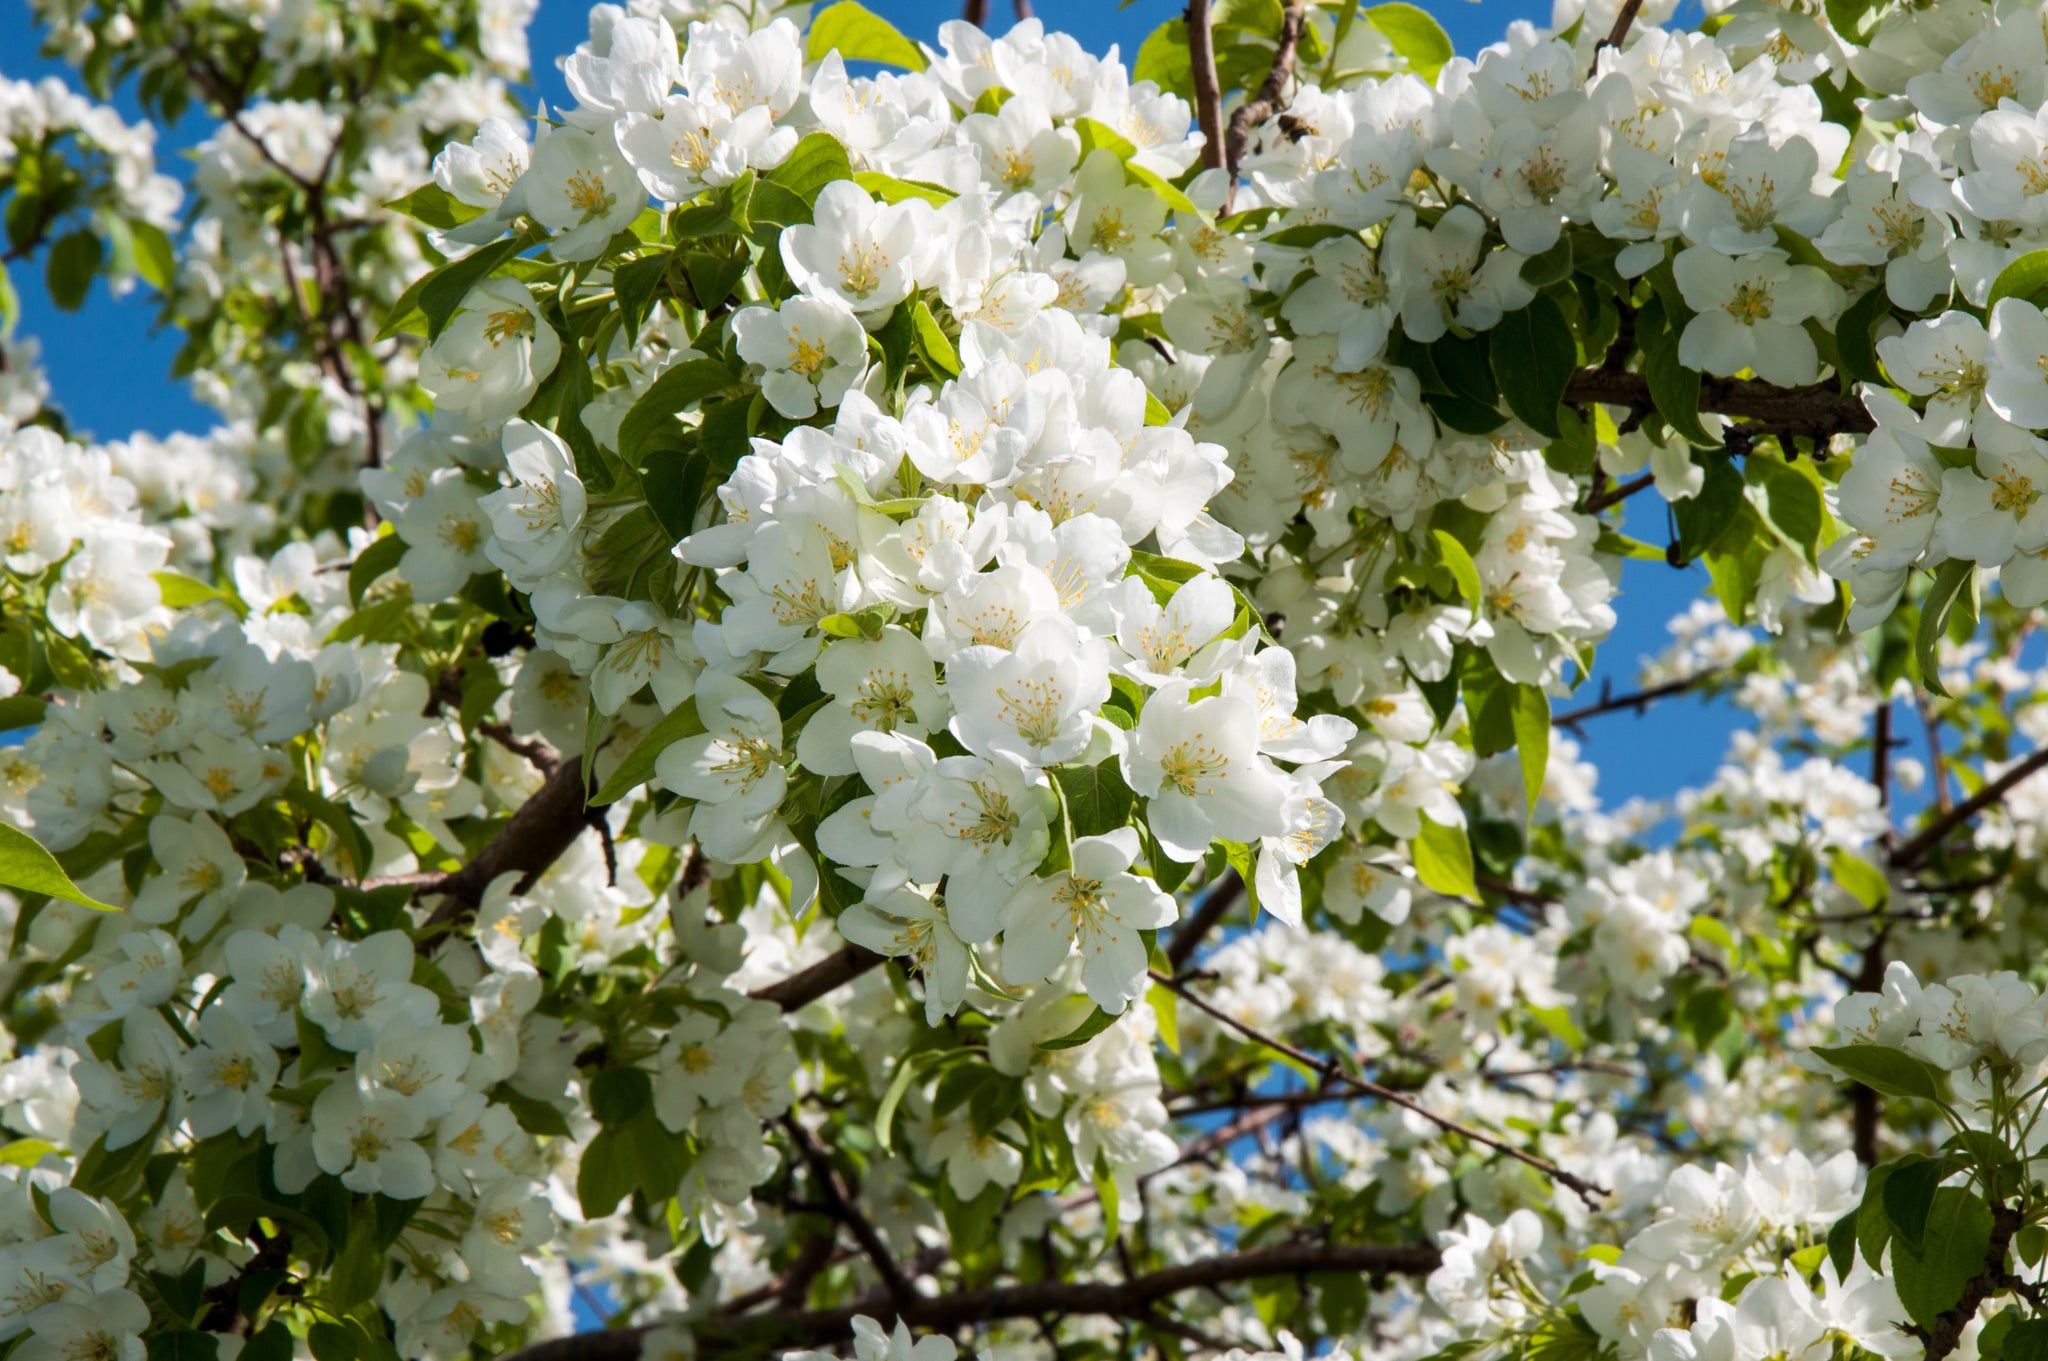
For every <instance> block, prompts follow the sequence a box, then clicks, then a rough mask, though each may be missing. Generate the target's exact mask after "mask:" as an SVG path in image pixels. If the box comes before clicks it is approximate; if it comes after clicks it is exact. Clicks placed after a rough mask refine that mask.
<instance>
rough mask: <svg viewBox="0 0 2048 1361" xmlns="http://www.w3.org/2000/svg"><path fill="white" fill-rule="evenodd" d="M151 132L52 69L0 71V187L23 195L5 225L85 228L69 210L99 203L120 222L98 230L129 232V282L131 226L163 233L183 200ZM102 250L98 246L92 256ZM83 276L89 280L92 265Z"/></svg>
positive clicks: (21, 232)
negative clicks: (12, 75) (161, 165)
mask: <svg viewBox="0 0 2048 1361" xmlns="http://www.w3.org/2000/svg"><path fill="white" fill-rule="evenodd" d="M156 135H157V129H156V126H155V125H154V124H153V123H150V122H147V121H142V122H137V123H130V122H128V121H127V120H125V119H123V118H122V117H121V115H120V114H119V113H118V112H116V111H115V110H114V109H112V108H109V107H107V106H106V105H104V104H95V103H93V102H92V101H91V100H89V99H86V98H85V97H83V96H82V95H79V94H78V93H76V92H75V91H73V90H72V89H70V88H69V87H68V86H66V85H65V84H64V82H63V81H61V80H59V79H57V78H56V77H54V76H50V77H45V78H44V79H42V80H39V81H28V80H9V79H7V78H5V77H4V76H0V193H4V192H7V191H12V193H13V196H14V200H13V201H20V200H21V199H22V198H23V196H27V197H26V202H25V203H24V205H23V207H22V208H20V209H16V210H15V212H16V213H17V214H18V215H19V217H20V219H21V220H20V222H19V223H18V224H17V223H13V222H11V223H10V231H11V232H13V233H18V235H14V236H13V237H12V238H11V239H12V240H14V241H19V240H22V239H26V238H27V237H28V236H29V235H30V234H31V233H32V232H35V231H38V230H48V224H49V223H50V222H52V221H55V220H60V219H61V220H63V221H64V223H65V225H66V226H67V228H70V229H72V230H81V231H90V230H91V228H89V227H83V228H82V227H78V226H77V224H76V220H75V219H74V218H73V217H72V216H71V215H72V214H73V213H75V212H79V210H85V212H91V211H94V210H97V211H98V212H100V213H103V214H106V215H107V216H109V217H112V218H114V219H118V220H119V222H120V223H121V226H119V227H117V228H103V230H108V231H110V232H111V231H120V232H122V233H124V234H125V235H127V236H128V237H129V238H130V244H129V246H128V254H129V257H130V258H129V260H128V262H127V267H126V269H127V278H126V279H125V280H124V281H123V282H124V285H125V284H126V283H132V281H133V274H134V271H135V261H134V258H133V257H134V249H135V248H134V245H133V243H132V233H133V232H134V231H135V230H137V227H138V224H139V227H140V229H141V230H143V231H147V232H153V233H155V236H156V239H157V240H162V239H163V234H164V233H165V232H166V231H169V230H172V229H174V228H175V227H176V225H177V220H178V209H179V207H180V206H181V204H182V202H183V199H184V190H183V189H182V188H181V187H180V185H179V183H178V181H177V180H175V179H173V178H172V177H171V176H169V175H166V174H164V173H162V172H161V171H159V170H158V169H157V167H156ZM31 222H33V223H35V224H37V225H36V226H30V225H29V224H30V223H31ZM102 249H104V248H103V247H96V248H95V250H94V259H95V260H97V259H98V256H99V252H100V250H102ZM84 277H85V278H86V279H89V278H90V277H91V275H90V272H89V271H88V272H87V274H86V275H85V276H84ZM82 291H83V290H82V288H81V292H82ZM4 295H5V289H4V288H0V296H4ZM14 311H15V306H14V300H13V299H12V298H8V299H7V301H6V302H5V303H4V304H0V320H4V321H6V322H7V323H8V324H7V326H5V327H0V329H11V325H12V317H13V314H14ZM5 367H7V368H12V365H11V364H10V365H7V366H5Z"/></svg>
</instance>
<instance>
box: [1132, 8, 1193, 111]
mask: <svg viewBox="0 0 2048 1361" xmlns="http://www.w3.org/2000/svg"><path fill="white" fill-rule="evenodd" d="M1131 79H1132V80H1149V81H1151V82H1153V83H1154V84H1155V85H1157V86H1158V87H1159V88H1160V89H1162V90H1165V91H1166V92H1168V93H1169V94H1176V95H1179V96H1180V97H1181V98H1182V99H1185V100H1187V101H1188V102H1190V103H1193V102H1194V94H1195V73H1194V62H1193V60H1192V58H1190V57H1189V55H1188V26H1187V22H1186V21H1185V20H1183V19H1180V18H1173V19H1168V20H1167V21H1166V22H1165V23H1163V24H1161V25H1159V27H1157V28H1155V29H1153V30H1152V32H1151V33H1149V34H1147V35H1146V37H1145V41H1144V42H1142V43H1140V44H1139V45H1138V59H1137V61H1136V62H1135V63H1133V65H1132V66H1131Z"/></svg>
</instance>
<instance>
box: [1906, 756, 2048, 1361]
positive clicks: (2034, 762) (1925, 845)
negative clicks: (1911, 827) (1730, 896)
mask: <svg viewBox="0 0 2048 1361" xmlns="http://www.w3.org/2000/svg"><path fill="white" fill-rule="evenodd" d="M2043 766H2048V747H2043V748H2042V749H2041V750H2039V751H2037V752H2035V753H2034V754H2033V755H2031V756H2029V757H2027V758H2026V759H2025V760H2024V761H2021V762H2020V763H2019V764H2018V765H2016V766H2014V767H2013V768H2012V769H2011V770H2008V771H2006V772H2005V774H2003V775H2001V776H1999V777H1998V778H1997V779H1995V780H1993V781H1992V782H1991V783H1990V784H1987V785H1985V786H1984V787H1983V788H1982V789H1980V790H1978V791H1977V792H1976V793H1975V794H1972V795H1971V796H1970V797H1969V798H1967V799H1964V800H1963V801H1962V802H1961V803H1959V804H1957V805H1956V806H1955V807H1953V808H1951V809H1949V810H1948V811H1947V812H1946V813H1943V814H1942V815H1941V816H1939V817H1937V818H1936V819H1935V820H1934V821H1933V822H1931V823H1929V824H1928V825H1927V827H1926V828H1924V829H1923V830H1922V831H1921V832H1920V834H1919V835H1917V836H1915V837H1914V838H1913V839H1912V840H1910V841H1908V842H1906V843H1905V844H1904V845H1902V846H1900V847H1899V848H1898V849H1897V850H1896V851H1893V852H1892V868H1894V869H1902V870H1909V869H1917V868H1918V867H1919V865H1920V862H1921V861H1923V860H1925V859H1926V858H1927V856H1928V854H1929V852H1931V851H1933V850H1934V848H1935V847H1937V846H1939V845H1940V844H1941V843H1942V842H1943V841H1945V840H1947V839H1948V834H1949V833H1950V832H1953V831H1954V830H1955V829H1956V828H1957V827H1960V826H1961V825H1962V824H1963V823H1965V822H1968V821H1969V820H1970V819H1971V818H1973V817H1975V816H1977V814H1979V813H1981V812H1983V811H1984V810H1985V809H1986V808H1989V807H1991V806H1992V805H1993V804H1995V803H1997V802H1998V801H1999V800H2000V799H2003V798H2004V797H2005V796H2006V795H2007V794H2008V793H2010V792H2011V791H2012V789H2013V787H2014V786H2015V785H2017V784H2019V783H2020V781H2022V780H2024V779H2026V778H2027V777H2028V776H2030V775H2032V774H2034V773H2035V772H2036V771H2038V770H2040V769H2041V768H2042V767H2043ZM1930 1354H1931V1353H1930Z"/></svg>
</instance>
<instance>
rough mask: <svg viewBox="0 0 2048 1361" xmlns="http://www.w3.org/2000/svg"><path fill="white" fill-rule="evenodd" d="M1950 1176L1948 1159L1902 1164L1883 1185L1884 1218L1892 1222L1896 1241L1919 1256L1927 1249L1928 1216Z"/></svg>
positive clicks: (1903, 1162) (1925, 1159) (1893, 1170)
mask: <svg viewBox="0 0 2048 1361" xmlns="http://www.w3.org/2000/svg"><path fill="white" fill-rule="evenodd" d="M1948 1174H1949V1166H1948V1160H1947V1159H1946V1158H1922V1159H1919V1160H1917V1161H1913V1162H1905V1161H1901V1162H1900V1163H1899V1164H1898V1165H1897V1166H1895V1167H1893V1168H1892V1174H1891V1176H1890V1177H1889V1178H1887V1179H1886V1181H1885V1184H1884V1217H1885V1218H1886V1219H1889V1220H1890V1221H1891V1222H1892V1232H1893V1233H1894V1234H1895V1235H1896V1236H1897V1241H1899V1242H1901V1243H1904V1244H1905V1245H1906V1246H1908V1247H1910V1248H1912V1249H1913V1251H1915V1252H1919V1251H1920V1250H1921V1249H1923V1248H1924V1247H1925V1246H1926V1241H1927V1215H1928V1212H1929V1211H1931V1210H1932V1209H1933V1208H1934V1193H1935V1191H1936V1190H1938V1189H1939V1188H1940V1186H1941V1183H1942V1182H1943V1181H1944V1180H1946V1179H1947V1177H1948Z"/></svg>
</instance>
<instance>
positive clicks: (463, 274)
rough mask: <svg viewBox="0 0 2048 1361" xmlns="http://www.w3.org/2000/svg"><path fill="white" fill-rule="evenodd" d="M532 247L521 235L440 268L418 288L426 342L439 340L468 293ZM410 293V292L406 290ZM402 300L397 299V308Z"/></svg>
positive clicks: (394, 310)
mask: <svg viewBox="0 0 2048 1361" xmlns="http://www.w3.org/2000/svg"><path fill="white" fill-rule="evenodd" d="M532 244H533V238H532V237H531V236H529V235H526V234H524V233H522V234H520V235H518V236H515V237H512V238H511V239H510V240H507V241H497V242H493V243H492V244H491V245H488V246H479V247H478V248H477V249H475V250H473V251H471V252H470V253H469V254H468V255H465V256H463V257H462V258H461V259H460V260H455V261H451V262H450V263H448V264H445V265H443V266H441V267H440V268H439V269H437V270H435V271H434V272H433V273H432V274H429V275H428V276H427V277H426V278H425V279H422V280H421V281H420V284H419V290H420V291H419V309H420V315H421V316H423V317H425V318H426V321H427V339H428V340H435V339H438V338H439V336H440V334H441V331H442V328H443V327H445V326H447V325H448V320H449V318H451V317H453V316H454V315H455V314H456V312H457V311H459V310H460V309H461V307H462V303H463V300H464V299H466V298H468V297H469V290H470V289H472V288H474V287H475V286H476V285H477V284H478V283H479V282H481V281H482V280H484V279H486V278H489V277H490V276H491V275H492V274H494V273H496V272H497V270H498V269H499V268H500V267H501V266H503V265H505V264H507V263H508V262H510V261H512V260H515V259H517V258H518V256H519V254H520V252H521V251H524V250H526V249H527V248H528V247H529V246H531V245H532ZM408 291H409V290H408ZM404 301H405V300H404V299H403V298H401V299H399V304H402V303H403V302H404ZM399 304H393V306H392V313H393V315H394V316H395V317H399V318H402V317H403V313H404V308H403V307H402V306H400V305H399Z"/></svg>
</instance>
